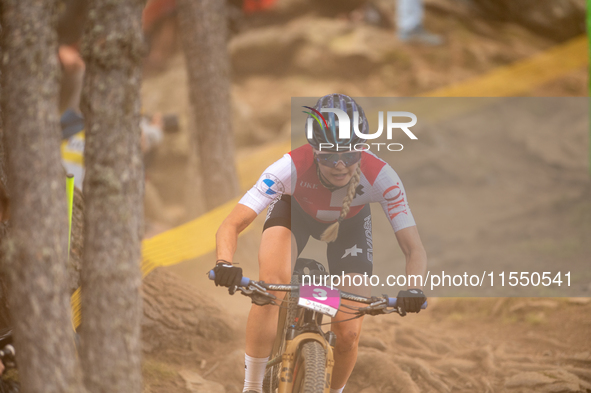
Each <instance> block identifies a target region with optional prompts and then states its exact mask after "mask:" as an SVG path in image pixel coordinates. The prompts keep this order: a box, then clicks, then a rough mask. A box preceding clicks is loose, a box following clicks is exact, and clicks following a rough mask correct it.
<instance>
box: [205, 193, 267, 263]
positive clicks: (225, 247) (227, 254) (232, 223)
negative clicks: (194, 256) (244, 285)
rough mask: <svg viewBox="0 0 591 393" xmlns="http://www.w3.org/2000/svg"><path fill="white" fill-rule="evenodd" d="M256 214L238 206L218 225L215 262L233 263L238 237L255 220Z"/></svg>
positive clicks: (242, 206)
mask: <svg viewBox="0 0 591 393" xmlns="http://www.w3.org/2000/svg"><path fill="white" fill-rule="evenodd" d="M256 216H257V214H256V213H255V212H254V211H253V210H252V209H250V208H249V207H246V206H244V205H241V204H238V205H236V207H235V208H234V210H232V212H231V213H230V215H229V216H228V217H226V219H225V220H224V222H222V225H220V227H219V229H218V231H217V233H216V235H215V239H216V260H219V259H223V260H224V261H227V262H233V261H234V260H233V258H234V253H235V252H236V245H237V244H238V235H239V234H240V232H242V231H243V230H245V229H246V227H248V226H249V225H250V223H252V221H253V220H254V219H255V218H256Z"/></svg>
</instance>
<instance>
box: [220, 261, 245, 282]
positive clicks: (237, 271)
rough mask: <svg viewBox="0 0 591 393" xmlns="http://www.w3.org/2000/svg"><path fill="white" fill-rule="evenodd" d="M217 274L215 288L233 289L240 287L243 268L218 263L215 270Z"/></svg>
mask: <svg viewBox="0 0 591 393" xmlns="http://www.w3.org/2000/svg"><path fill="white" fill-rule="evenodd" d="M213 272H214V273H215V286H216V287H217V286H222V287H233V286H237V285H240V280H242V268H239V267H236V266H232V265H231V264H229V263H226V262H218V263H217V264H216V265H215V267H214V268H213Z"/></svg>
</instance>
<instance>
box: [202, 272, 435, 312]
mask: <svg viewBox="0 0 591 393" xmlns="http://www.w3.org/2000/svg"><path fill="white" fill-rule="evenodd" d="M207 276H208V277H209V279H210V280H215V272H214V271H213V270H210V271H209V273H208V275H207ZM251 282H252V280H251V279H250V278H248V277H242V279H241V280H240V286H242V287H246V286H248V285H249V284H250V283H251ZM259 284H261V283H259ZM261 286H263V287H264V288H266V289H269V290H271V291H282V292H288V291H291V290H294V289H297V288H299V287H300V286H299V285H283V284H261ZM341 298H342V299H346V300H352V301H354V302H359V303H366V304H371V303H373V302H374V301H375V299H372V298H367V297H364V296H360V295H355V294H352V293H348V292H344V291H341ZM396 303H397V299H396V298H395V297H388V303H387V306H388V307H396ZM426 308H427V302H426V301H425V303H423V305H422V306H421V309H422V310H424V309H426Z"/></svg>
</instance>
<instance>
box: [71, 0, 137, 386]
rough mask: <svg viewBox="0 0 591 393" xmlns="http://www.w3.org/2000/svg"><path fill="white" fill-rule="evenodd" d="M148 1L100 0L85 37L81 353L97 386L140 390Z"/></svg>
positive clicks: (88, 381)
mask: <svg viewBox="0 0 591 393" xmlns="http://www.w3.org/2000/svg"><path fill="white" fill-rule="evenodd" d="M142 7H143V1H142V0H129V1H112V0H94V1H92V2H91V6H90V12H89V24H88V25H87V27H86V30H85V32H84V37H83V48H82V56H83V58H84V60H85V62H86V77H85V81H84V88H83V98H82V105H81V107H82V111H83V113H84V117H85V119H86V146H85V151H84V162H85V165H86V176H85V179H84V202H85V212H84V214H85V239H84V264H83V267H82V273H81V282H82V285H81V286H82V294H81V296H82V327H81V333H80V336H81V341H82V350H81V360H82V365H83V369H84V371H85V373H84V381H85V384H86V387H87V388H88V390H89V391H90V392H93V393H99V392H101V393H102V392H105V393H106V392H109V393H111V392H121V393H123V392H124V393H134V392H140V391H141V366H140V360H141V343H140V320H141V315H142V310H141V307H142V305H141V297H140V284H141V273H140V268H139V267H140V246H141V233H142V229H143V223H142V214H143V207H142V206H143V201H142V194H143V164H142V157H141V153H140V127H139V124H140V100H139V89H140V83H141V72H140V62H141V58H142V55H143V53H142V52H143V42H142V31H141V13H142Z"/></svg>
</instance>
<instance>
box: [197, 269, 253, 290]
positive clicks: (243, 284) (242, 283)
mask: <svg viewBox="0 0 591 393" xmlns="http://www.w3.org/2000/svg"><path fill="white" fill-rule="evenodd" d="M207 277H209V279H210V280H215V272H214V271H213V270H210V271H209V273H208V274H207ZM248 284H250V278H248V277H242V279H241V280H240V286H241V287H246V286H248Z"/></svg>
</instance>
